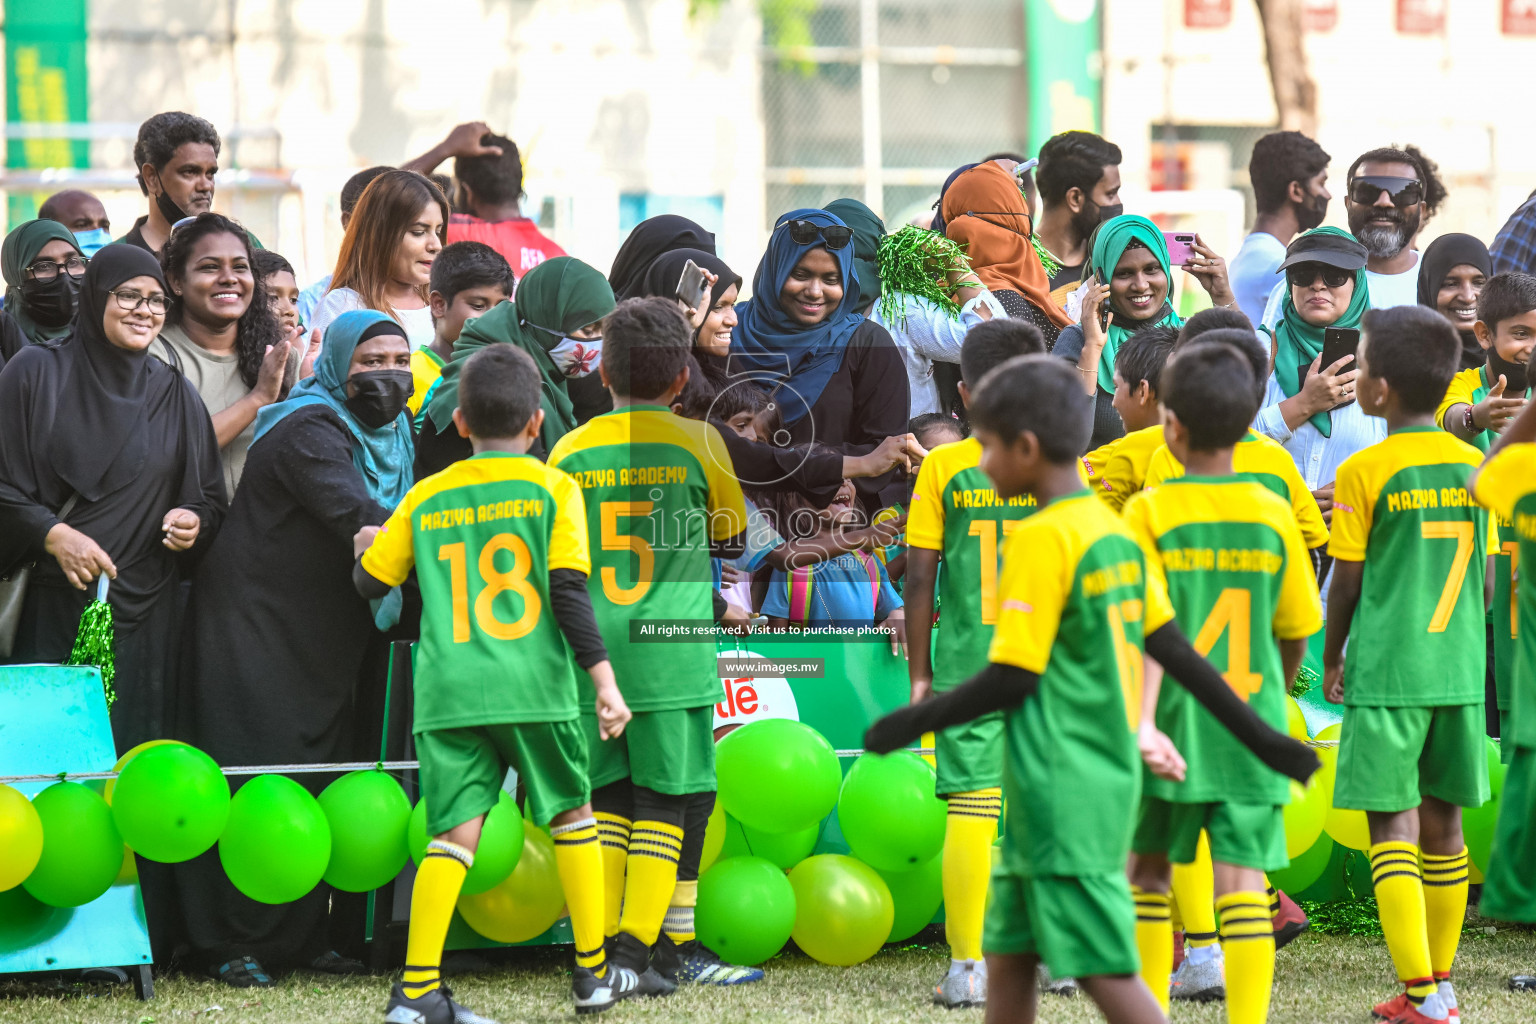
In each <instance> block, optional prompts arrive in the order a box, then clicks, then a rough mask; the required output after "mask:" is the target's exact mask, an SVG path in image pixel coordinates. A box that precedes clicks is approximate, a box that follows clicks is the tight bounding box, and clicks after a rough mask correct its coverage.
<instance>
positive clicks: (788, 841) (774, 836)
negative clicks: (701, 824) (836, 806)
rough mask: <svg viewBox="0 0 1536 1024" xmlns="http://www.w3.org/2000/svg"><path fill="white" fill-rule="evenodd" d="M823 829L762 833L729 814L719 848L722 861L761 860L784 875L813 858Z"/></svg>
mask: <svg viewBox="0 0 1536 1024" xmlns="http://www.w3.org/2000/svg"><path fill="white" fill-rule="evenodd" d="M820 835H821V826H820V825H819V824H817V825H812V826H811V827H810V828H807V829H801V830H800V831H799V832H783V833H774V832H762V831H759V830H758V829H755V828H752V827H751V826H749V825H743V824H742V823H741V822H739V821H737V820H736V819H735V818H733V817H731V816H730V815H729V814H727V815H726V816H725V843H724V845H722V846H721V847H720V856H719V858H718V859H719V860H725V859H726V858H727V857H761V858H763V859H764V860H771V861H773V863H775V864H777V865H778V866H779V869H780V870H781V871H788V870H789V869H790V868H792V867H794V866H795V865H796V864H799V863H800V862H801V861H803V860H805V858H807V857H809V856H810V855H811V851H812V850H814V849H816V840H817V838H818V837H819V836H820Z"/></svg>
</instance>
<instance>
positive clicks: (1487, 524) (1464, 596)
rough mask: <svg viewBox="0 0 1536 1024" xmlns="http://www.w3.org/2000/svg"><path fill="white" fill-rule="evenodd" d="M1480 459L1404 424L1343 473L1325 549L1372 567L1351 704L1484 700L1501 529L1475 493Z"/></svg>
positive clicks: (1348, 657) (1347, 691) (1351, 655)
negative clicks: (1486, 588)
mask: <svg viewBox="0 0 1536 1024" xmlns="http://www.w3.org/2000/svg"><path fill="white" fill-rule="evenodd" d="M1481 460H1482V453H1481V452H1479V451H1478V450H1477V449H1476V448H1473V447H1472V446H1471V445H1469V444H1467V443H1466V442H1464V441H1461V440H1459V439H1457V438H1455V437H1453V436H1451V435H1450V434H1447V433H1446V432H1445V431H1443V430H1441V429H1440V428H1439V427H1405V428H1402V429H1400V430H1398V431H1396V432H1394V433H1392V434H1389V435H1388V436H1387V438H1386V439H1385V440H1383V441H1380V442H1377V443H1376V444H1373V445H1371V446H1370V447H1369V448H1364V449H1362V450H1360V451H1358V452H1356V453H1355V454H1353V455H1351V456H1350V457H1349V458H1347V459H1345V460H1344V463H1343V465H1341V466H1339V473H1338V479H1337V481H1336V482H1335V484H1334V490H1333V538H1332V540H1331V541H1330V542H1329V545H1328V553H1329V554H1330V555H1332V556H1333V557H1334V558H1337V559H1342V560H1344V561H1350V562H1364V563H1365V574H1364V579H1363V581H1362V583H1361V587H1360V603H1359V605H1358V606H1356V608H1355V618H1354V621H1353V623H1351V625H1350V630H1349V646H1348V647H1347V648H1346V649H1345V655H1344V703H1345V704H1346V705H1349V706H1355V707H1436V706H1445V705H1453V704H1477V703H1481V702H1482V700H1483V694H1484V687H1485V685H1486V684H1485V681H1484V670H1485V668H1486V652H1487V641H1486V638H1485V637H1484V622H1485V615H1484V608H1483V581H1484V578H1485V576H1486V574H1487V560H1486V558H1485V557H1484V556H1485V555H1491V554H1494V553H1496V552H1497V551H1498V550H1499V541H1498V529H1497V528H1496V527H1495V526H1494V525H1493V523H1492V522H1491V521H1490V520H1489V518H1488V510H1487V509H1485V508H1483V507H1482V506H1481V505H1479V504H1478V503H1477V502H1476V501H1475V500H1473V498H1472V494H1471V492H1470V491H1468V490H1467V478H1468V477H1470V476H1471V475H1472V469H1473V467H1475V466H1476V465H1477V464H1478V463H1479V462H1480V461H1481Z"/></svg>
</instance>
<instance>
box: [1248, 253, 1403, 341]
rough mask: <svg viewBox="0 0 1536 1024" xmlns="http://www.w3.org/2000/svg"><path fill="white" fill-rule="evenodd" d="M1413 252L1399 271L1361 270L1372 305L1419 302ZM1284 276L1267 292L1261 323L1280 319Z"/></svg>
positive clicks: (1397, 304)
mask: <svg viewBox="0 0 1536 1024" xmlns="http://www.w3.org/2000/svg"><path fill="white" fill-rule="evenodd" d="M1420 259H1422V257H1421V256H1420V255H1419V254H1418V253H1417V252H1415V253H1414V254H1413V266H1412V267H1409V268H1408V269H1407V270H1405V271H1403V272H1402V273H1401V274H1378V273H1376V272H1375V271H1373V270H1367V271H1366V272H1365V284H1366V287H1367V288H1368V289H1369V290H1370V293H1371V308H1372V309H1391V308H1392V307H1393V306H1417V305H1418V304H1419V260H1420ZM1285 285H1286V282H1285V279H1284V278H1281V279H1280V283H1279V284H1277V285H1275V290H1274V291H1272V292H1270V293H1269V303H1268V305H1266V306H1265V307H1264V326H1266V327H1273V326H1274V325H1275V324H1277V323H1279V322H1280V303H1281V302H1283V301H1285Z"/></svg>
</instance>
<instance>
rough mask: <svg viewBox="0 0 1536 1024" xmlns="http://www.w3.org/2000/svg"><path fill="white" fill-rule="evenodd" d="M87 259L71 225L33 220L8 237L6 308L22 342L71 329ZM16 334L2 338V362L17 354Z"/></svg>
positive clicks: (1, 252) (3, 264)
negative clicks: (76, 240)
mask: <svg viewBox="0 0 1536 1024" xmlns="http://www.w3.org/2000/svg"><path fill="white" fill-rule="evenodd" d="M85 264H86V259H85V257H84V256H83V255H82V254H81V252H80V246H79V245H78V244H77V243H76V242H75V236H74V235H72V234H70V231H69V228H67V227H65V226H64V225H63V224H60V223H58V222H57V221H52V220H29V221H27V222H26V223H25V224H22V225H21V226H20V227H18V228H17V229H16V230H14V231H12V232H11V233H10V234H8V235H6V236H5V244H4V246H3V247H0V271H3V272H4V275H5V312H6V313H7V314H8V315H9V316H10V318H11V319H12V320H13V321H15V324H16V327H17V328H18V329H19V332H20V334H21V338H22V342H21V343H22V344H28V343H35V342H39V341H49V340H50V339H53V338H61V337H63V336H64V335H66V334H68V333H69V324H70V321H71V320H73V319H74V318H75V306H76V305H77V304H78V302H79V297H80V280H81V278H83V277H84V276H85ZM15 346H16V338H15V335H14V334H12V336H11V338H10V339H9V340H6V339H3V338H0V366H3V365H4V364H5V360H7V359H9V358H11V357H12V356H14V355H15V354H16V352H15Z"/></svg>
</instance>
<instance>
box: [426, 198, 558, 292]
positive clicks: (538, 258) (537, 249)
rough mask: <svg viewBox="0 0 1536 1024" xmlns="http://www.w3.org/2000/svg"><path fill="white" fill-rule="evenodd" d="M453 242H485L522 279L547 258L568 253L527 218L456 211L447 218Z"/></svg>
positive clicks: (449, 240) (450, 237)
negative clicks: (498, 217) (484, 217)
mask: <svg viewBox="0 0 1536 1024" xmlns="http://www.w3.org/2000/svg"><path fill="white" fill-rule="evenodd" d="M454 242H484V243H485V244H486V245H488V246H490V247H491V248H492V249H495V250H496V251H497V252H499V253H501V254H502V256H504V257H506V260H507V262H508V263H510V264H511V265H512V276H513V277H515V278H517V279H518V280H519V281H521V280H522V278H523V275H524V274H526V273H528V271H530V270H532V269H533V268H534V267H536V266H538V265H539V264H540V263H543V262H544V261H545V260H547V259H553V258H554V257H556V256H564V255H565V254H566V253H565V250H564V249H562V248H560V247H559V246H558V245H556V244H555V243H554V242H552V241H550V240H549V239H548V238H546V237H545V236H544V235H543V234H542V233H541V232H540V231H539V229H538V227H537V226H536V225H535V224H534V223H533V221H532V220H529V219H528V218H527V217H514V218H513V219H511V220H498V221H489V220H481V219H480V218H479V217H471V216H470V215H469V214H467V213H455V214H453V215H452V216H451V217H449V218H448V243H449V244H450V245H451V244H453V243H454Z"/></svg>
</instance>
